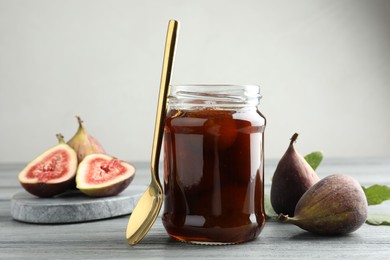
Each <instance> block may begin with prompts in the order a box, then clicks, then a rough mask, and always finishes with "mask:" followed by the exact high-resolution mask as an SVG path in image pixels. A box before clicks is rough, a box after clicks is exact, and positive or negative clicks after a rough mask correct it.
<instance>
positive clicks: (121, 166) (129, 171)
mask: <svg viewBox="0 0 390 260" xmlns="http://www.w3.org/2000/svg"><path fill="white" fill-rule="evenodd" d="M134 175H135V168H134V166H132V165H131V164H129V163H127V162H124V161H121V160H119V159H117V158H115V157H112V156H110V155H107V154H90V155H87V156H86V157H85V158H84V159H83V160H82V161H81V162H80V164H79V167H78V169H77V174H76V187H77V189H79V190H80V191H81V192H83V193H84V194H86V195H88V196H91V197H107V196H115V195H117V194H119V193H121V192H122V191H123V190H124V189H126V188H127V187H128V186H129V184H130V183H131V181H132V180H133V178H134Z"/></svg>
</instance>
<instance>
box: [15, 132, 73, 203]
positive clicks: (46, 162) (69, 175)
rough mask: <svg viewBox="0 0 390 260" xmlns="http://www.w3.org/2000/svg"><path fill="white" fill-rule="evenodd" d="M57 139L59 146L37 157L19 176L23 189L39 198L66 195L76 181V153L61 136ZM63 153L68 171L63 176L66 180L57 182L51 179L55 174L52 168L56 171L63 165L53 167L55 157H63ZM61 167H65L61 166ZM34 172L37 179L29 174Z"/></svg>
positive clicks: (56, 163) (61, 179) (56, 164)
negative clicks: (65, 155)
mask: <svg viewBox="0 0 390 260" xmlns="http://www.w3.org/2000/svg"><path fill="white" fill-rule="evenodd" d="M57 139H58V141H59V144H57V145H55V146H53V147H51V148H49V149H48V150H46V151H45V152H43V153H42V154H40V155H39V156H37V157H36V158H35V159H34V160H32V161H31V162H30V163H28V164H27V165H26V167H25V168H24V169H23V170H22V171H21V172H20V173H19V175H18V180H19V182H20V184H21V185H22V187H23V188H24V189H25V190H26V191H27V192H29V193H30V194H32V195H35V196H37V197H41V198H49V197H53V196H55V195H58V194H61V193H64V192H65V191H67V190H68V189H69V188H71V186H72V184H73V183H74V181H75V176H76V169H77V155H76V152H75V151H74V150H73V149H72V148H71V147H70V146H69V145H67V144H66V143H65V141H64V138H63V136H62V135H61V134H57ZM63 153H66V154H67V158H66V159H67V162H66V164H67V169H65V170H67V171H66V173H64V174H63V175H65V177H66V178H60V180H58V181H56V179H55V178H51V177H50V173H51V172H53V170H51V169H50V168H53V169H54V170H55V169H56V167H58V163H61V161H59V162H58V161H56V162H55V164H54V165H53V156H54V155H56V156H57V157H58V156H63ZM59 154H61V155H59ZM50 155H51V157H50ZM50 159H51V160H50ZM54 159H55V158H54ZM61 159H63V158H61ZM59 167H63V166H61V165H60V166H59ZM62 169H63V170H64V168H62ZM33 172H35V178H33V179H32V178H31V177H30V176H29V174H33ZM39 173H40V174H39Z"/></svg>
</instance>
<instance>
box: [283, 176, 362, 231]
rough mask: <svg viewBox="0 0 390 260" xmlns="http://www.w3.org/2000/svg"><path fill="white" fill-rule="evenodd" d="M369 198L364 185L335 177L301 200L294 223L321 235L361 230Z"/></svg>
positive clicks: (291, 218) (309, 191) (286, 217)
mask: <svg viewBox="0 0 390 260" xmlns="http://www.w3.org/2000/svg"><path fill="white" fill-rule="evenodd" d="M367 207H368V206H367V199H366V195H365V194H364V191H363V189H362V187H361V186H360V184H359V183H358V182H357V181H356V180H355V179H353V178H352V177H350V176H347V175H341V174H335V175H331V176H328V177H326V178H324V179H322V180H321V181H319V182H317V183H316V184H315V185H314V186H312V187H311V188H310V189H309V190H308V191H307V192H306V193H305V194H303V196H302V198H301V199H300V200H299V202H298V204H297V207H296V208H295V215H294V217H288V216H286V215H283V214H280V215H279V217H278V219H279V220H280V221H282V222H287V223H292V224H295V225H297V226H299V227H300V228H302V229H304V230H307V231H309V232H313V233H317V234H320V235H341V234H347V233H350V232H353V231H355V230H357V229H358V228H359V227H360V226H361V225H363V223H364V222H365V221H366V218H367Z"/></svg>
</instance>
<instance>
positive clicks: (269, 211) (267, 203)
mask: <svg viewBox="0 0 390 260" xmlns="http://www.w3.org/2000/svg"><path fill="white" fill-rule="evenodd" d="M264 209H265V215H266V216H267V218H274V217H276V216H277V215H278V214H276V212H275V211H274V209H273V207H272V204H271V197H270V196H269V195H267V194H264Z"/></svg>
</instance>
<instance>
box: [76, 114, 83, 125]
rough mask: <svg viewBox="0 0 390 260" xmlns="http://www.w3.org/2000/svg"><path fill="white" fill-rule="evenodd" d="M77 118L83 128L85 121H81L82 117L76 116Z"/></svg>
mask: <svg viewBox="0 0 390 260" xmlns="http://www.w3.org/2000/svg"><path fill="white" fill-rule="evenodd" d="M76 118H77V121H78V122H79V126H80V127H83V123H84V121H83V120H82V119H81V117H80V116H76Z"/></svg>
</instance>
